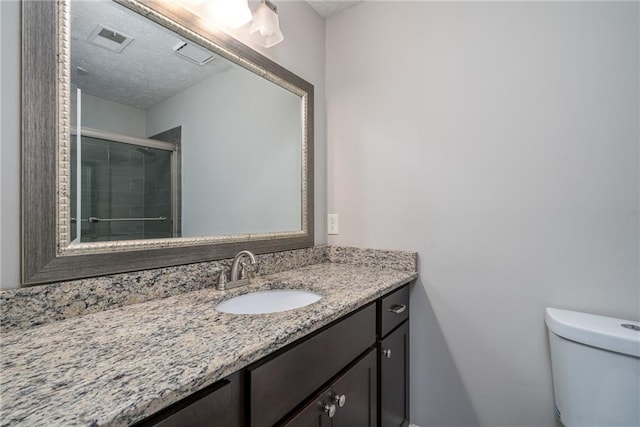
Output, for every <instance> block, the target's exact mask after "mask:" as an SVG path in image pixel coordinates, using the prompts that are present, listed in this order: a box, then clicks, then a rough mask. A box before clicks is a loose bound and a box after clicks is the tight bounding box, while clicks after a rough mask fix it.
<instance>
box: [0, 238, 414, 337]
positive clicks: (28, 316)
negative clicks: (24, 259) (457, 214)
mask: <svg viewBox="0 0 640 427" xmlns="http://www.w3.org/2000/svg"><path fill="white" fill-rule="evenodd" d="M257 260H258V262H259V264H260V269H259V273H258V274H259V275H267V274H272V273H278V272H281V271H286V270H291V269H292V268H298V267H303V266H306V265H312V264H318V263H321V262H324V261H327V260H330V261H331V262H335V263H345V264H355V265H362V266H365V267H367V266H368V267H386V268H393V269H395V270H402V271H416V269H417V255H416V253H415V252H408V251H389V250H379V249H362V248H353V247H340V246H314V247H312V248H307V249H299V250H293V251H285V252H275V253H269V254H262V255H258V256H257ZM220 265H224V266H225V267H226V268H227V269H228V268H229V267H230V265H231V260H221V261H212V262H203V263H198V264H189V265H180V266H175V267H165V268H158V269H154V270H144V271H136V272H132V273H122V274H113V275H109V276H102V277H92V278H89V279H83V280H74V281H68V282H62V283H55V284H50V285H43V286H33V287H29V288H21V289H10V290H2V291H0V331H1V332H9V331H11V330H15V329H25V328H30V327H33V326H38V325H45V324H48V323H52V322H56V321H60V320H64V319H70V318H72V317H77V316H82V315H85V314H90V313H97V312H100V311H104V310H109V309H112V308H117V307H124V306H126V305H131V304H137V303H141V302H145V301H150V300H154V299H158V298H167V297H170V296H174V295H180V294H184V293H187V292H192V291H196V290H199V289H205V288H211V287H214V286H215V284H214V283H213V280H212V276H211V271H212V269H213V268H214V267H218V266H220Z"/></svg>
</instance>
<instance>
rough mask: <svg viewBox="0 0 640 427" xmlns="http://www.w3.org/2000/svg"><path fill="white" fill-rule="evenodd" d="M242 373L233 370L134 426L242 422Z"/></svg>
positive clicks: (231, 426)
mask: <svg viewBox="0 0 640 427" xmlns="http://www.w3.org/2000/svg"><path fill="white" fill-rule="evenodd" d="M241 376H242V374H241V373H240V372H236V373H235V374H232V375H231V376H229V377H227V378H225V379H223V380H220V381H218V382H216V383H214V384H212V385H210V386H208V387H206V388H205V389H203V390H201V391H199V392H197V393H194V394H193V395H191V396H189V397H187V398H186V399H184V400H181V401H180V402H178V403H176V404H174V405H171V406H170V407H168V408H166V409H163V410H162V411H160V412H158V413H156V414H154V415H152V416H150V417H149V418H146V419H144V420H143V421H141V422H139V423H137V424H135V427H205V426H224V427H240V426H241V425H242V411H243V404H242V378H241Z"/></svg>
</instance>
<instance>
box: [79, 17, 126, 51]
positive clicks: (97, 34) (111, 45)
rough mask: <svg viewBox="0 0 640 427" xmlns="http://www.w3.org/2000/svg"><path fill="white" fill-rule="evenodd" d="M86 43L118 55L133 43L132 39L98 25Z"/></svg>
mask: <svg viewBox="0 0 640 427" xmlns="http://www.w3.org/2000/svg"><path fill="white" fill-rule="evenodd" d="M87 41H88V42H89V43H91V44H94V45H96V46H100V47H102V48H104V49H107V50H110V51H112V52H116V53H120V52H122V51H123V50H124V48H125V47H127V46H128V45H129V43H131V42H132V41H133V37H129V36H127V35H126V34H123V33H120V32H118V31H114V30H112V29H110V28H107V27H105V26H104V25H100V24H98V25H97V26H96V28H95V29H94V30H93V31H92V32H91V34H90V35H89V37H87Z"/></svg>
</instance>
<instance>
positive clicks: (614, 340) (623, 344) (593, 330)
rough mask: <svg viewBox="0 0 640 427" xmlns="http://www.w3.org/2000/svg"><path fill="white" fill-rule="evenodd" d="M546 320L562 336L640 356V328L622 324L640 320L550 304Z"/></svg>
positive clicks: (639, 326) (554, 331)
mask: <svg viewBox="0 0 640 427" xmlns="http://www.w3.org/2000/svg"><path fill="white" fill-rule="evenodd" d="M545 322H546V324H547V327H548V328H549V330H550V331H551V332H553V333H554V334H556V335H558V336H560V337H562V338H566V339H568V340H571V341H576V342H579V343H582V344H586V345H590V346H593V347H598V348H603V349H605V350H609V351H615V352H618V353H623V354H628V355H630V356H635V357H640V330H634V329H629V328H626V327H623V326H622V325H623V324H625V325H635V326H636V327H638V328H640V322H634V321H631V320H624V319H616V318H614V317H606V316H598V315H596V314H588V313H580V312H578V311H570V310H560V309H558V308H549V307H548V308H547V310H546V315H545Z"/></svg>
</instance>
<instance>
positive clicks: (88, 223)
mask: <svg viewBox="0 0 640 427" xmlns="http://www.w3.org/2000/svg"><path fill="white" fill-rule="evenodd" d="M81 144H82V145H81V162H80V163H81V170H80V192H81V197H80V200H81V202H80V203H81V206H80V208H81V209H80V212H81V216H82V218H77V217H75V215H76V214H75V213H76V212H77V209H76V203H77V202H76V200H77V198H76V191H77V190H76V189H77V188H78V185H77V182H76V181H77V177H78V174H77V171H76V168H77V166H76V165H77V149H76V146H75V145H76V144H71V145H72V149H71V177H72V182H71V188H72V194H71V212H73V213H74V214H72V216H73V217H74V220H72V221H76V222H77V221H81V224H80V225H81V229H80V236H81V237H80V241H81V242H102V241H110V240H134V239H160V238H167V237H175V234H174V232H173V212H174V203H175V202H174V200H175V197H174V195H173V190H172V182H173V180H172V170H173V168H172V155H173V152H171V151H167V150H162V149H157V148H150V147H143V146H139V145H133V144H127V143H123V142H118V141H109V140H105V139H98V138H93V137H88V136H82V137H81ZM71 229H72V235H71V240H74V239H75V238H76V234H77V232H76V228H75V227H71Z"/></svg>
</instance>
